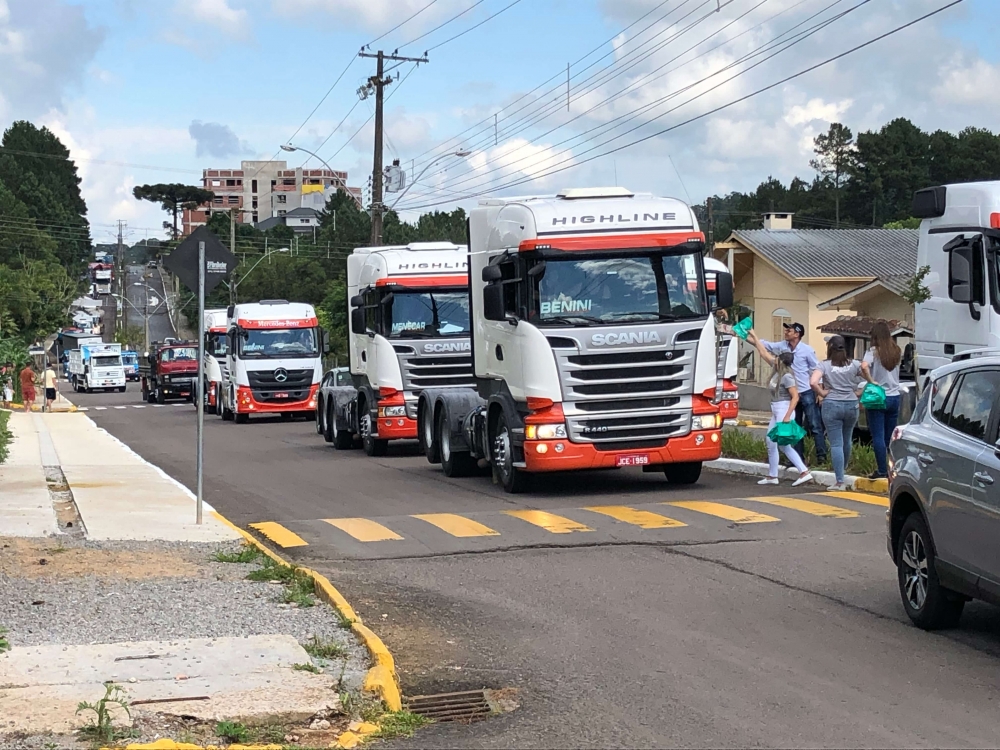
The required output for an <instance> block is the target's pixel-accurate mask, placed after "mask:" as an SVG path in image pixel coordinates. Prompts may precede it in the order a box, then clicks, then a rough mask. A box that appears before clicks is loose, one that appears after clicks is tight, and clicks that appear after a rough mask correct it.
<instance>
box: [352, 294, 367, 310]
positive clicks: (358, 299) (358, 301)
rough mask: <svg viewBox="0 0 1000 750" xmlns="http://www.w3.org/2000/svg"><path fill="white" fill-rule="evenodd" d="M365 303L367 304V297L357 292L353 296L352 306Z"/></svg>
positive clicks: (359, 305)
mask: <svg viewBox="0 0 1000 750" xmlns="http://www.w3.org/2000/svg"><path fill="white" fill-rule="evenodd" d="M363 304H365V298H364V297H362V296H361V295H360V294H355V295H354V296H353V297H351V307H361V306H362V305H363Z"/></svg>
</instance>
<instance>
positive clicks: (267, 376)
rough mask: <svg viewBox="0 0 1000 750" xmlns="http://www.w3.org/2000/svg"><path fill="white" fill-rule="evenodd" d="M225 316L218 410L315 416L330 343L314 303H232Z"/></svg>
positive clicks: (242, 416) (246, 415)
mask: <svg viewBox="0 0 1000 750" xmlns="http://www.w3.org/2000/svg"><path fill="white" fill-rule="evenodd" d="M227 316H228V325H227V328H226V339H227V341H226V355H225V365H224V367H223V368H222V373H221V377H222V403H221V404H220V405H219V406H220V407H221V408H218V407H217V409H216V413H217V414H218V415H219V416H220V417H222V419H225V420H230V419H235V421H236V422H240V423H241V422H247V421H248V420H249V419H250V415H251V414H271V415H273V414H280V415H281V416H283V417H285V418H291V417H293V416H294V415H296V414H303V415H304V416H306V417H307V418H309V417H312V415H313V412H314V410H315V408H316V392H317V391H318V390H319V382H320V379H321V378H322V377H323V360H322V355H323V353H324V352H325V351H326V349H327V348H328V343H327V337H326V334H325V332H324V331H323V330H322V329H321V328H320V327H319V320H318V319H317V317H316V311H315V310H314V309H313V306H312V305H307V304H304V303H301V302H287V301H285V300H261V301H260V302H252V303H241V304H238V305H231V306H230V307H229V309H228V310H227Z"/></svg>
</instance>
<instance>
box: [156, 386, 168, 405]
mask: <svg viewBox="0 0 1000 750" xmlns="http://www.w3.org/2000/svg"><path fill="white" fill-rule="evenodd" d="M156 403H158V404H165V403H167V394H166V393H164V392H163V389H162V388H160V386H156Z"/></svg>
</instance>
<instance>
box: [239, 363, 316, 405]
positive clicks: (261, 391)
mask: <svg viewBox="0 0 1000 750" xmlns="http://www.w3.org/2000/svg"><path fill="white" fill-rule="evenodd" d="M280 369H281V368H278V369H276V370H251V371H250V372H248V373H247V382H248V383H249V384H250V390H251V391H252V392H253V397H254V398H255V399H256V400H257V401H261V402H273V401H276V402H292V401H303V400H305V399H306V398H308V397H309V388H310V386H312V381H313V371H312V370H285V372H286V373H287V376H286V377H285V379H284V380H283V381H279V380H278V376H279V375H280ZM279 393H280V394H282V395H281V396H278V395H277V394H279ZM285 394H287V395H285Z"/></svg>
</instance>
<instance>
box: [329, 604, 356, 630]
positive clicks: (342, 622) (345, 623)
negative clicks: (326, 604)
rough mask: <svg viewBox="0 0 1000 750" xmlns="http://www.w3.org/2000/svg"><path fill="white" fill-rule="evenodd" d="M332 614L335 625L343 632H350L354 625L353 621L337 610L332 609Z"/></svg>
mask: <svg viewBox="0 0 1000 750" xmlns="http://www.w3.org/2000/svg"><path fill="white" fill-rule="evenodd" d="M333 612H334V614H335V615H336V616H337V624H338V625H339V626H340V627H342V628H343V629H344V630H350V629H351V627H352V626H353V625H354V620H352V619H351V618H350V617H348V616H347V615H345V614H344V613H343V612H341V611H340V610H339V609H336V608H334V610H333Z"/></svg>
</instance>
